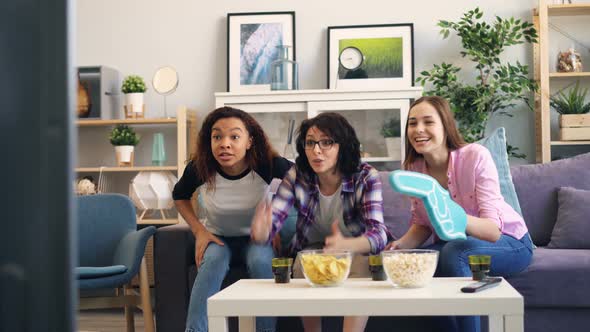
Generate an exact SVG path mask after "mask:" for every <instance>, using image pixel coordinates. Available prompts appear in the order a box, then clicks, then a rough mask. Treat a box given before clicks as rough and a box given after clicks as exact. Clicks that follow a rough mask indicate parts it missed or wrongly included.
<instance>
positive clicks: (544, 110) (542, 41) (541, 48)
mask: <svg viewBox="0 0 590 332" xmlns="http://www.w3.org/2000/svg"><path fill="white" fill-rule="evenodd" d="M560 16H562V17H567V16H590V3H576V4H559V5H557V4H548V2H547V0H539V7H538V8H536V9H535V10H534V11H533V23H534V24H535V28H536V29H537V31H538V32H539V43H538V44H535V45H534V68H535V79H536V80H537V81H538V83H539V88H540V89H539V93H538V94H537V95H536V96H535V129H536V130H535V136H536V137H535V141H536V160H537V162H540V163H546V162H549V161H551V160H552V148H553V147H560V148H561V147H564V146H571V147H585V148H588V149H590V141H562V140H559V139H556V137H557V135H554V136H553V138H552V135H551V134H552V130H551V107H550V98H551V87H552V84H551V82H552V81H554V80H555V81H563V80H566V82H567V80H575V79H578V80H582V79H584V80H587V79H590V72H574V73H558V72H551V71H552V70H553V65H552V64H551V63H550V60H549V54H550V53H549V52H550V49H549V25H550V24H549V18H550V17H560ZM588 22H590V17H589V19H588ZM588 27H589V28H590V25H589V26H588ZM551 52H557V50H551ZM584 65H585V66H586V70H588V68H590V63H585V64H584ZM550 68H551V69H550Z"/></svg>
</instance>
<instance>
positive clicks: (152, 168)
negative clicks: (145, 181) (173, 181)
mask: <svg viewBox="0 0 590 332" xmlns="http://www.w3.org/2000/svg"><path fill="white" fill-rule="evenodd" d="M100 169H101V167H77V168H76V172H80V173H98V172H100ZM176 170H178V166H138V167H102V171H103V172H149V171H151V172H158V171H176Z"/></svg>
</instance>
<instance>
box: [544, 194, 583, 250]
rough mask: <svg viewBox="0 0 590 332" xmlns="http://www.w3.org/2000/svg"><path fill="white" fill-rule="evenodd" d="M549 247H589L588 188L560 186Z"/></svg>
mask: <svg viewBox="0 0 590 332" xmlns="http://www.w3.org/2000/svg"><path fill="white" fill-rule="evenodd" d="M557 201H558V206H559V208H558V211H557V221H556V222H555V227H554V228H553V232H552V233H551V242H549V244H548V245H547V247H549V248H559V249H590V190H580V189H574V188H569V187H562V188H560V189H559V192H558V194H557Z"/></svg>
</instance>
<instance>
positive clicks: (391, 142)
mask: <svg viewBox="0 0 590 332" xmlns="http://www.w3.org/2000/svg"><path fill="white" fill-rule="evenodd" d="M385 146H386V147H387V155H388V156H389V158H393V160H401V159H402V139H401V138H400V137H385Z"/></svg>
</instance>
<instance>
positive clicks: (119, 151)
mask: <svg viewBox="0 0 590 332" xmlns="http://www.w3.org/2000/svg"><path fill="white" fill-rule="evenodd" d="M134 149H135V147H134V146H133V145H118V146H115V154H116V156H117V166H124V167H125V166H133V150H134Z"/></svg>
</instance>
